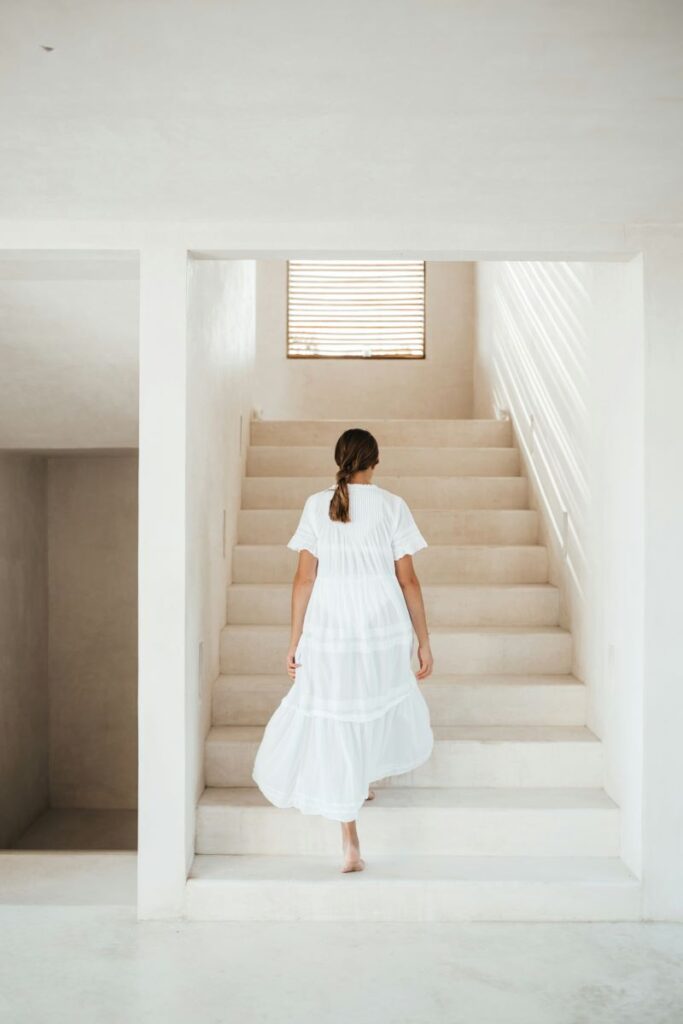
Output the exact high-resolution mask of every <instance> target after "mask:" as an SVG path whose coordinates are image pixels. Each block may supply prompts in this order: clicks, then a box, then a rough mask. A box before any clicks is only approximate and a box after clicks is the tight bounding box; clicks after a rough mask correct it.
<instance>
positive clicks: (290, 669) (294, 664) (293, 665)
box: [287, 644, 301, 679]
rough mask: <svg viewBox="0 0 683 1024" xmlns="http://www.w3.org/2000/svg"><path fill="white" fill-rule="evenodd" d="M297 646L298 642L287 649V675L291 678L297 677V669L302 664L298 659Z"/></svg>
mask: <svg viewBox="0 0 683 1024" xmlns="http://www.w3.org/2000/svg"><path fill="white" fill-rule="evenodd" d="M297 646H298V644H290V646H289V650H288V651H287V675H288V676H289V678H290V679H295V678H296V670H297V669H298V668H299V666H300V665H301V662H300V661H297V660H296V649H297Z"/></svg>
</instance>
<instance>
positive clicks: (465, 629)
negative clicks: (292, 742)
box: [223, 622, 571, 636]
mask: <svg viewBox="0 0 683 1024" xmlns="http://www.w3.org/2000/svg"><path fill="white" fill-rule="evenodd" d="M223 630H224V631H225V630H227V631H229V632H249V631H253V630H257V631H258V632H259V633H264V632H271V633H276V632H277V633H289V626H286V625H279V624H273V623H263V624H261V623H257V622H228V623H227V624H226V625H225V626H223ZM429 632H430V634H431V635H434V634H440V635H444V636H449V635H451V634H459V635H460V634H477V635H482V636H496V635H498V634H500V635H505V636H524V635H527V634H536V633H541V634H543V635H544V636H550V635H552V636H571V633H570V632H569V630H567V629H564V628H563V627H562V626H432V627H431V628H430V630H429Z"/></svg>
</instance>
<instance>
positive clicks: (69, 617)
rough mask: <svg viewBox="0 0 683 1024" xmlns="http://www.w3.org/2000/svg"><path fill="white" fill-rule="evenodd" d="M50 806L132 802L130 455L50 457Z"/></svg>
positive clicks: (134, 668) (133, 495)
mask: <svg viewBox="0 0 683 1024" xmlns="http://www.w3.org/2000/svg"><path fill="white" fill-rule="evenodd" d="M46 461H47V478H48V487H47V534H48V593H49V604H48V620H49V631H48V636H49V642H48V651H49V656H48V665H49V693H50V805H51V806H52V807H97V808H134V807H136V806H137V776H138V756H137V754H138V752H137V692H138V665H137V587H138V576H137V520H138V500H137V485H138V479H137V477H138V460H137V453H130V454H128V455H123V454H116V455H114V454H108V455H97V456H96V455H85V456H83V455H63V456H52V457H50V458H48V459H47V460H46Z"/></svg>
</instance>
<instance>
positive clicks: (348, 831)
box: [342, 821, 365, 874]
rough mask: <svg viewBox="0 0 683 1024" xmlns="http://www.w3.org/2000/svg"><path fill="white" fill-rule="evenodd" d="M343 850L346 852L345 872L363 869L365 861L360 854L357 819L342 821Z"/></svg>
mask: <svg viewBox="0 0 683 1024" xmlns="http://www.w3.org/2000/svg"><path fill="white" fill-rule="evenodd" d="M342 852H343V854H344V863H343V865H342V873H343V874H346V873H348V872H349V871H362V870H363V868H364V867H365V861H364V860H363V858H362V857H361V855H360V842H359V840H358V832H357V830H356V823H355V821H343V822H342Z"/></svg>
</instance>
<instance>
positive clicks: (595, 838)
mask: <svg viewBox="0 0 683 1024" xmlns="http://www.w3.org/2000/svg"><path fill="white" fill-rule="evenodd" d="M358 827H359V829H360V830H361V835H362V843H363V852H364V853H366V854H367V855H368V856H371V855H376V854H383V855H384V854H393V853H395V851H396V850H401V852H402V853H406V854H408V853H412V854H438V855H440V856H445V855H449V856H477V857H479V856H489V857H492V856H502V855H505V856H544V857H546V856H577V857H578V856H584V857H588V856H590V857H599V856H602V857H615V856H617V855H618V852H619V809H618V807H617V806H616V804H615V803H614V802H613V801H612V800H610V798H609V797H608V796H607V794H606V793H605V792H604V791H603V790H601V789H576V788H571V789H564V788H563V789H551V788H543V789H526V788H516V789H508V788H493V787H491V788H488V787H487V788H481V789H480V788H475V787H472V788H468V787H464V788H463V787H457V788H456V787H449V788H441V787H438V788H437V787H434V788H421V787H417V786H412V787H410V786H390V787H387V788H386V789H378V790H377V795H376V796H375V799H374V800H373V801H372V802H371V804H369V805H367V806H366V807H363V808H362V809H361V812H360V816H359V823H358ZM196 851H197V853H232V854H237V853H240V854H270V853H273V854H279V855H290V854H302V855H303V854H306V853H314V854H324V853H331V854H338V853H339V824H338V822H334V821H328V820H327V819H325V818H321V817H319V816H318V815H313V814H301V813H300V812H299V811H298V810H295V809H293V808H290V809H282V808H279V807H273V806H272V805H271V804H269V803H268V801H267V800H266V798H265V797H264V796H263V794H262V793H261V792H260V791H259V790H258V789H256V788H255V787H244V788H237V787H234V788H233V787H231V788H218V787H217V788H209V789H205V790H204V793H203V794H202V796H201V798H200V801H199V805H198V808H197V842H196Z"/></svg>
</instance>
